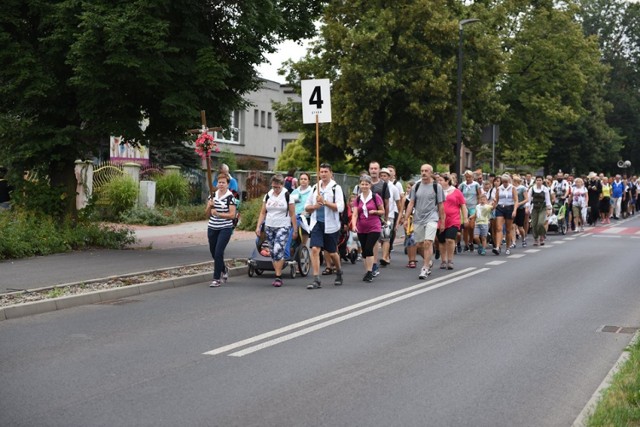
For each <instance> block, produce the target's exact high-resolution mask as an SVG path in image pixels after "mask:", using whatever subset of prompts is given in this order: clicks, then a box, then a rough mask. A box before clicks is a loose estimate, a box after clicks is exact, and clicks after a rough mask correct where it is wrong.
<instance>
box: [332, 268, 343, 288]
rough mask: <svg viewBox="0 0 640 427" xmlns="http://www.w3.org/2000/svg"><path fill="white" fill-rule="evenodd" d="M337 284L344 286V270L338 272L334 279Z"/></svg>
mask: <svg viewBox="0 0 640 427" xmlns="http://www.w3.org/2000/svg"><path fill="white" fill-rule="evenodd" d="M333 284H334V285H336V286H342V270H340V271H338V272H337V273H336V280H334V281H333Z"/></svg>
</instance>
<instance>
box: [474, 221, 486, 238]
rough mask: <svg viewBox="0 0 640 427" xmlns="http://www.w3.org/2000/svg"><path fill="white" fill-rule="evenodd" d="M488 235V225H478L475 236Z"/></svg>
mask: <svg viewBox="0 0 640 427" xmlns="http://www.w3.org/2000/svg"><path fill="white" fill-rule="evenodd" d="M488 233H489V225H488V224H476V227H475V229H474V230H473V235H474V236H480V237H487V234H488Z"/></svg>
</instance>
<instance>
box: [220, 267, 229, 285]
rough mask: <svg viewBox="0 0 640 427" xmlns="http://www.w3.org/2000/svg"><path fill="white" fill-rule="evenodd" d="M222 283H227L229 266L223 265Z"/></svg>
mask: <svg viewBox="0 0 640 427" xmlns="http://www.w3.org/2000/svg"><path fill="white" fill-rule="evenodd" d="M221 279H222V283H227V280H229V267H227V266H226V265H225V266H224V270H223V271H222V277H221Z"/></svg>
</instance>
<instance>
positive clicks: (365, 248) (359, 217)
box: [351, 175, 384, 282]
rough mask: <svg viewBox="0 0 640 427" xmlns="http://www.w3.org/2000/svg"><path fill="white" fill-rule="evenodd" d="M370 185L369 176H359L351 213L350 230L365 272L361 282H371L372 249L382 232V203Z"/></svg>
mask: <svg viewBox="0 0 640 427" xmlns="http://www.w3.org/2000/svg"><path fill="white" fill-rule="evenodd" d="M371 184H372V183H371V177H370V176H369V175H361V176H360V194H359V195H358V198H357V199H356V201H355V203H354V210H353V212H352V213H351V230H352V231H354V232H356V233H358V240H360V246H361V247H362V257H363V258H364V268H365V270H366V273H365V275H364V277H363V278H362V280H363V281H365V282H372V281H373V262H374V259H375V257H374V253H373V248H374V247H375V244H376V242H377V241H378V240H379V239H380V233H381V232H382V221H381V220H380V218H381V217H382V216H383V215H384V202H383V201H382V198H381V197H380V196H379V195H378V194H375V193H374V192H372V191H371Z"/></svg>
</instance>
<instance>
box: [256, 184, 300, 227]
mask: <svg viewBox="0 0 640 427" xmlns="http://www.w3.org/2000/svg"><path fill="white" fill-rule="evenodd" d="M286 193H287V190H286V189H285V188H284V187H283V188H282V190H281V191H280V194H278V195H275V193H274V192H273V190H270V191H269V192H268V193H267V194H266V195H265V196H264V198H263V199H262V201H263V202H266V207H267V216H266V217H265V219H264V222H265V225H266V226H267V227H290V226H291V218H290V217H289V205H292V204H294V201H293V198H291V197H290V198H289V203H287V196H286V195H285V194H286ZM267 196H268V197H267Z"/></svg>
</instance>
